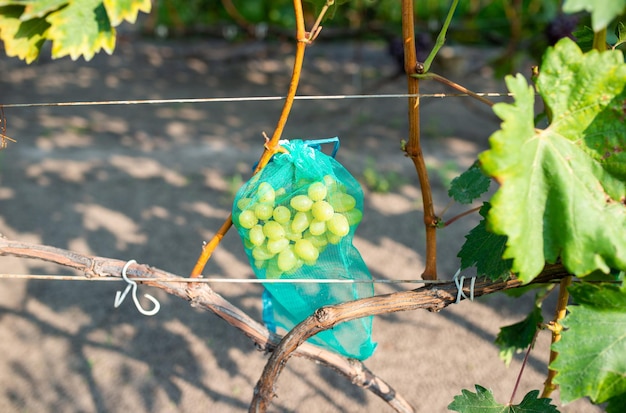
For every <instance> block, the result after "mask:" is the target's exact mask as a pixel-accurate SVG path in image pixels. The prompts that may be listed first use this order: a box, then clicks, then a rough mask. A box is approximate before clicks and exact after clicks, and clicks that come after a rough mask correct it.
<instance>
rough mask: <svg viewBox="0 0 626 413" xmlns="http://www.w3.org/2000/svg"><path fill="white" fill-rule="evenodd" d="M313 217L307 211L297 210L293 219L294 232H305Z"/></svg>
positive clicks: (292, 227)
mask: <svg viewBox="0 0 626 413" xmlns="http://www.w3.org/2000/svg"><path fill="white" fill-rule="evenodd" d="M311 218H312V217H311V216H310V215H309V214H307V213H306V212H296V215H294V216H293V221H291V229H292V231H293V232H304V231H305V230H306V229H307V228H308V227H309V224H310V223H311V221H312V219H311Z"/></svg>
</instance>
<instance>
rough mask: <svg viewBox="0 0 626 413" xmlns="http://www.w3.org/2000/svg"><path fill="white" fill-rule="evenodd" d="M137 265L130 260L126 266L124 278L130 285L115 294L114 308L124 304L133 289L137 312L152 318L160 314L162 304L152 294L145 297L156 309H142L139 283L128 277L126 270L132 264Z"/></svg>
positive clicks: (123, 270)
mask: <svg viewBox="0 0 626 413" xmlns="http://www.w3.org/2000/svg"><path fill="white" fill-rule="evenodd" d="M136 263H137V261H135V260H130V261H128V262H127V263H126V264H125V265H124V268H122V278H123V279H124V281H126V282H127V283H128V285H127V286H126V289H125V290H124V292H121V291H117V292H116V293H115V302H114V303H113V306H114V307H115V308H117V307H119V306H120V305H121V304H122V303H123V302H124V299H125V298H126V295H128V292H129V291H130V290H131V289H132V290H133V301H134V302H135V307H137V311H139V312H140V313H141V314H143V315H146V316H152V315H155V314H156V313H158V312H159V310H160V309H161V304H160V303H159V302H158V301H157V299H156V298H154V297H153V296H151V295H150V294H144V295H143V296H144V297H146V298H147V299H148V300H150V301H152V303H153V304H154V308H153V309H152V310H144V309H143V307H141V303H140V302H139V299H138V298H137V283H136V282H135V281H133V280H131V279H129V278H128V277H127V276H126V270H128V267H130V266H131V264H136Z"/></svg>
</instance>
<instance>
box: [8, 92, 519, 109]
mask: <svg viewBox="0 0 626 413" xmlns="http://www.w3.org/2000/svg"><path fill="white" fill-rule="evenodd" d="M476 95H478V96H483V97H511V96H513V94H512V93H497V92H480V93H476ZM469 96H470V95H468V94H467V93H420V94H408V93H391V94H378V95H312V96H303V95H301V96H296V97H295V100H341V99H394V98H410V97H419V98H449V97H469ZM285 99H286V97H285V96H241V97H215V98H175V99H138V100H96V101H82V102H81V101H77V102H41V103H6V104H0V106H1V107H4V108H27V107H44V106H45V107H51V106H52V107H64V106H106V105H160V104H168V103H225V102H262V101H279V100H285Z"/></svg>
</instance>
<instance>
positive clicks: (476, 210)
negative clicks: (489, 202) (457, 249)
mask: <svg viewBox="0 0 626 413" xmlns="http://www.w3.org/2000/svg"><path fill="white" fill-rule="evenodd" d="M480 208H482V206H478V207H476V208H472V209H470V210H468V211H465V212H462V213H460V214H459V215H457V216H454V217H452V218H450V219H449V220H447V221H446V222H445V224H444V226H445V227H447V226H448V225H450V224H452V223H453V222H454V221H456V220H458V219H461V218H463V217H464V216H466V215H469V214H473V213H474V212H478V211H480Z"/></svg>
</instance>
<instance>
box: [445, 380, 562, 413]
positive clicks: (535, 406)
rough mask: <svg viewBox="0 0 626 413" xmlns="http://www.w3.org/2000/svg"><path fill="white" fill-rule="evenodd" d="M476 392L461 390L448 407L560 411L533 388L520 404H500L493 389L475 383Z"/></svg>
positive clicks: (482, 411)
mask: <svg viewBox="0 0 626 413" xmlns="http://www.w3.org/2000/svg"><path fill="white" fill-rule="evenodd" d="M475 387H476V393H472V392H471V391H469V390H461V393H462V394H461V395H460V396H454V401H453V402H452V403H450V404H449V405H448V409H449V410H452V411H455V412H459V413H558V412H559V411H558V410H557V408H556V406H554V405H552V404H551V403H550V402H551V401H552V400H550V399H546V398H537V396H538V395H539V390H532V391H530V392H528V393H527V394H526V396H524V399H523V400H522V402H521V403H520V404H516V405H508V404H507V405H505V404H500V403H498V402H496V401H495V399H494V398H493V393H492V392H491V390H487V389H485V388H484V387H482V386H479V385H478V384H476V385H475Z"/></svg>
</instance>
